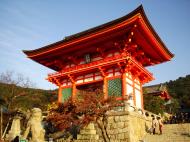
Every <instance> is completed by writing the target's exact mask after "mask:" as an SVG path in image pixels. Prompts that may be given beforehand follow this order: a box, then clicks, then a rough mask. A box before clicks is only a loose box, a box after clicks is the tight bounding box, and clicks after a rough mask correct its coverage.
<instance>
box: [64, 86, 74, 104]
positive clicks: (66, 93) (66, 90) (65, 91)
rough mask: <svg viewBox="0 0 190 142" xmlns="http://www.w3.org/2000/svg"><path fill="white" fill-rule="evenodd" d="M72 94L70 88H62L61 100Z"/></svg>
mask: <svg viewBox="0 0 190 142" xmlns="http://www.w3.org/2000/svg"><path fill="white" fill-rule="evenodd" d="M71 94H72V88H64V89H63V90H62V102H64V101H66V100H67V99H68V98H69V97H70V96H71Z"/></svg>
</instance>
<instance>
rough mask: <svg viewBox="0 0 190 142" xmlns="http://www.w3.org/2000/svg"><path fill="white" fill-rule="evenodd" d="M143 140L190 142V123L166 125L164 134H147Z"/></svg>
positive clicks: (149, 141) (153, 141)
mask: <svg viewBox="0 0 190 142" xmlns="http://www.w3.org/2000/svg"><path fill="white" fill-rule="evenodd" d="M142 142H190V124H167V125H164V128H163V134H162V135H158V134H157V135H150V134H146V135H145V138H144V140H143V141H142Z"/></svg>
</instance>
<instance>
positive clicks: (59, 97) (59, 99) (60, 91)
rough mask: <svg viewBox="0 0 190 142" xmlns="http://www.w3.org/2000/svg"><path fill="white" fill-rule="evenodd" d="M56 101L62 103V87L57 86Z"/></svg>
mask: <svg viewBox="0 0 190 142" xmlns="http://www.w3.org/2000/svg"><path fill="white" fill-rule="evenodd" d="M58 103H62V87H61V86H59V93H58Z"/></svg>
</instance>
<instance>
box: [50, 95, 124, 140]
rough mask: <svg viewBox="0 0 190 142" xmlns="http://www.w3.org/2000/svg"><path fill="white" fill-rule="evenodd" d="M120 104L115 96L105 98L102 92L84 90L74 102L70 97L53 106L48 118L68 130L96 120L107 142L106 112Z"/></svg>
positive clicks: (61, 128)
mask: <svg viewBox="0 0 190 142" xmlns="http://www.w3.org/2000/svg"><path fill="white" fill-rule="evenodd" d="M120 105H121V103H119V102H118V101H115V97H109V99H108V100H104V99H103V95H102V94H97V93H95V92H94V93H93V92H91V93H89V92H88V93H85V92H83V93H82V94H78V98H77V99H76V100H75V101H74V102H73V101H72V100H71V98H69V99H68V100H67V101H66V102H64V103H63V104H58V106H57V107H55V108H52V109H51V110H50V113H49V116H48V119H47V120H48V121H49V122H51V123H52V124H53V125H54V126H55V127H56V128H58V129H59V130H68V129H69V128H71V127H72V126H78V127H80V128H82V127H84V126H86V125H87V124H89V122H92V121H93V122H96V123H97V124H98V126H99V128H100V129H101V131H102V134H103V138H104V141H106V142H107V141H109V138H108V136H107V133H106V128H105V126H104V119H106V112H107V111H108V110H111V109H112V108H113V107H116V106H120Z"/></svg>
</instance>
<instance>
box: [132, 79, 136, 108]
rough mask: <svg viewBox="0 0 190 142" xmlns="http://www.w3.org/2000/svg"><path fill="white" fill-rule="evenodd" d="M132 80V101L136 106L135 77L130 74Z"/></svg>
mask: <svg viewBox="0 0 190 142" xmlns="http://www.w3.org/2000/svg"><path fill="white" fill-rule="evenodd" d="M132 81H133V103H134V106H136V95H135V78H134V77H133V76H132Z"/></svg>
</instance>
